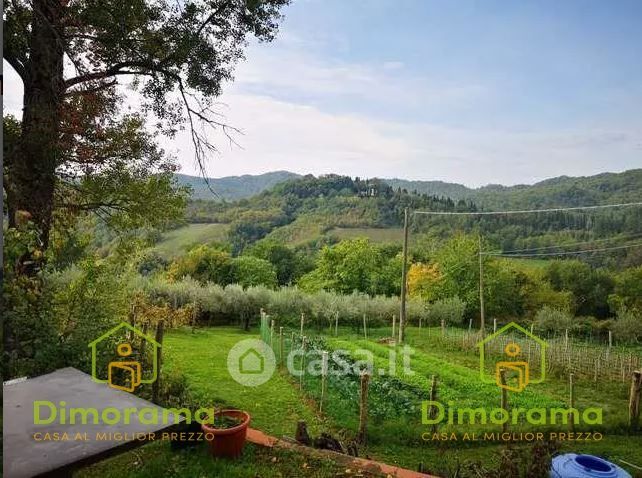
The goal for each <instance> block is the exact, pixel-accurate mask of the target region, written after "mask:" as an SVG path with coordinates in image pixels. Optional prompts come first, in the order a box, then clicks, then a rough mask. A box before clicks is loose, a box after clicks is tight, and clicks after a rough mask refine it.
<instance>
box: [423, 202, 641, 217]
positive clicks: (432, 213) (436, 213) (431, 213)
mask: <svg viewBox="0 0 642 478" xmlns="http://www.w3.org/2000/svg"><path fill="white" fill-rule="evenodd" d="M631 206H642V202H629V203H621V204H602V205H598V206H576V207H558V208H551V209H522V210H513V211H476V212H472V211H469V212H449V211H413V212H412V213H413V214H423V215H428V216H499V215H503V214H532V213H540V212H563V211H583V210H590V209H606V208H615V207H631Z"/></svg>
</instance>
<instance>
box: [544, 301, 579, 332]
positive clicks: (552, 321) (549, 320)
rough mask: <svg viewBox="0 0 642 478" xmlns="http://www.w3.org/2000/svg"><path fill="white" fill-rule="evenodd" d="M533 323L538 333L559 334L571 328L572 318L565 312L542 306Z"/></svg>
mask: <svg viewBox="0 0 642 478" xmlns="http://www.w3.org/2000/svg"><path fill="white" fill-rule="evenodd" d="M534 323H535V328H536V329H537V330H538V331H539V332H561V331H562V330H565V329H570V328H571V327H572V326H573V317H571V315H570V314H569V313H568V312H566V311H563V310H560V309H554V308H552V307H548V306H544V307H542V309H541V310H540V311H539V312H537V314H535V321H534Z"/></svg>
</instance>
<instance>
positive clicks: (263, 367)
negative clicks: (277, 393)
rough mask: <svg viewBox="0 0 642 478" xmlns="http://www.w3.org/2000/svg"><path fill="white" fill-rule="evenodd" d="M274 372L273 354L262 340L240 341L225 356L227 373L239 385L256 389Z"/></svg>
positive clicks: (274, 361) (274, 360)
mask: <svg viewBox="0 0 642 478" xmlns="http://www.w3.org/2000/svg"><path fill="white" fill-rule="evenodd" d="M275 370H276V358H275V357H274V352H273V351H272V348H271V347H270V346H269V345H268V344H266V343H265V342H263V341H262V340H259V339H245V340H241V341H240V342H238V343H237V344H236V345H235V346H234V347H232V348H231V349H230V352H229V353H228V354H227V371H228V372H229V374H230V375H231V376H232V378H233V379H234V380H236V381H237V382H238V383H240V384H241V385H245V386H247V387H257V386H259V385H261V384H264V383H265V382H267V381H268V380H269V379H270V377H272V374H273V373H274V371H275Z"/></svg>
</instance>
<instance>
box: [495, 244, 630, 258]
mask: <svg viewBox="0 0 642 478" xmlns="http://www.w3.org/2000/svg"><path fill="white" fill-rule="evenodd" d="M641 246H642V242H638V243H636V244H628V245H625V246H613V247H604V248H602V249H584V250H581V251H565V252H541V253H536V254H504V253H493V252H489V253H486V254H487V255H489V256H494V257H544V256H568V255H574V254H589V253H591V252H606V251H614V250H618V249H631V248H633V247H641Z"/></svg>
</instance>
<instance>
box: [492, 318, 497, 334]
mask: <svg viewBox="0 0 642 478" xmlns="http://www.w3.org/2000/svg"><path fill="white" fill-rule="evenodd" d="M495 332H497V319H493V333H495Z"/></svg>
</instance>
